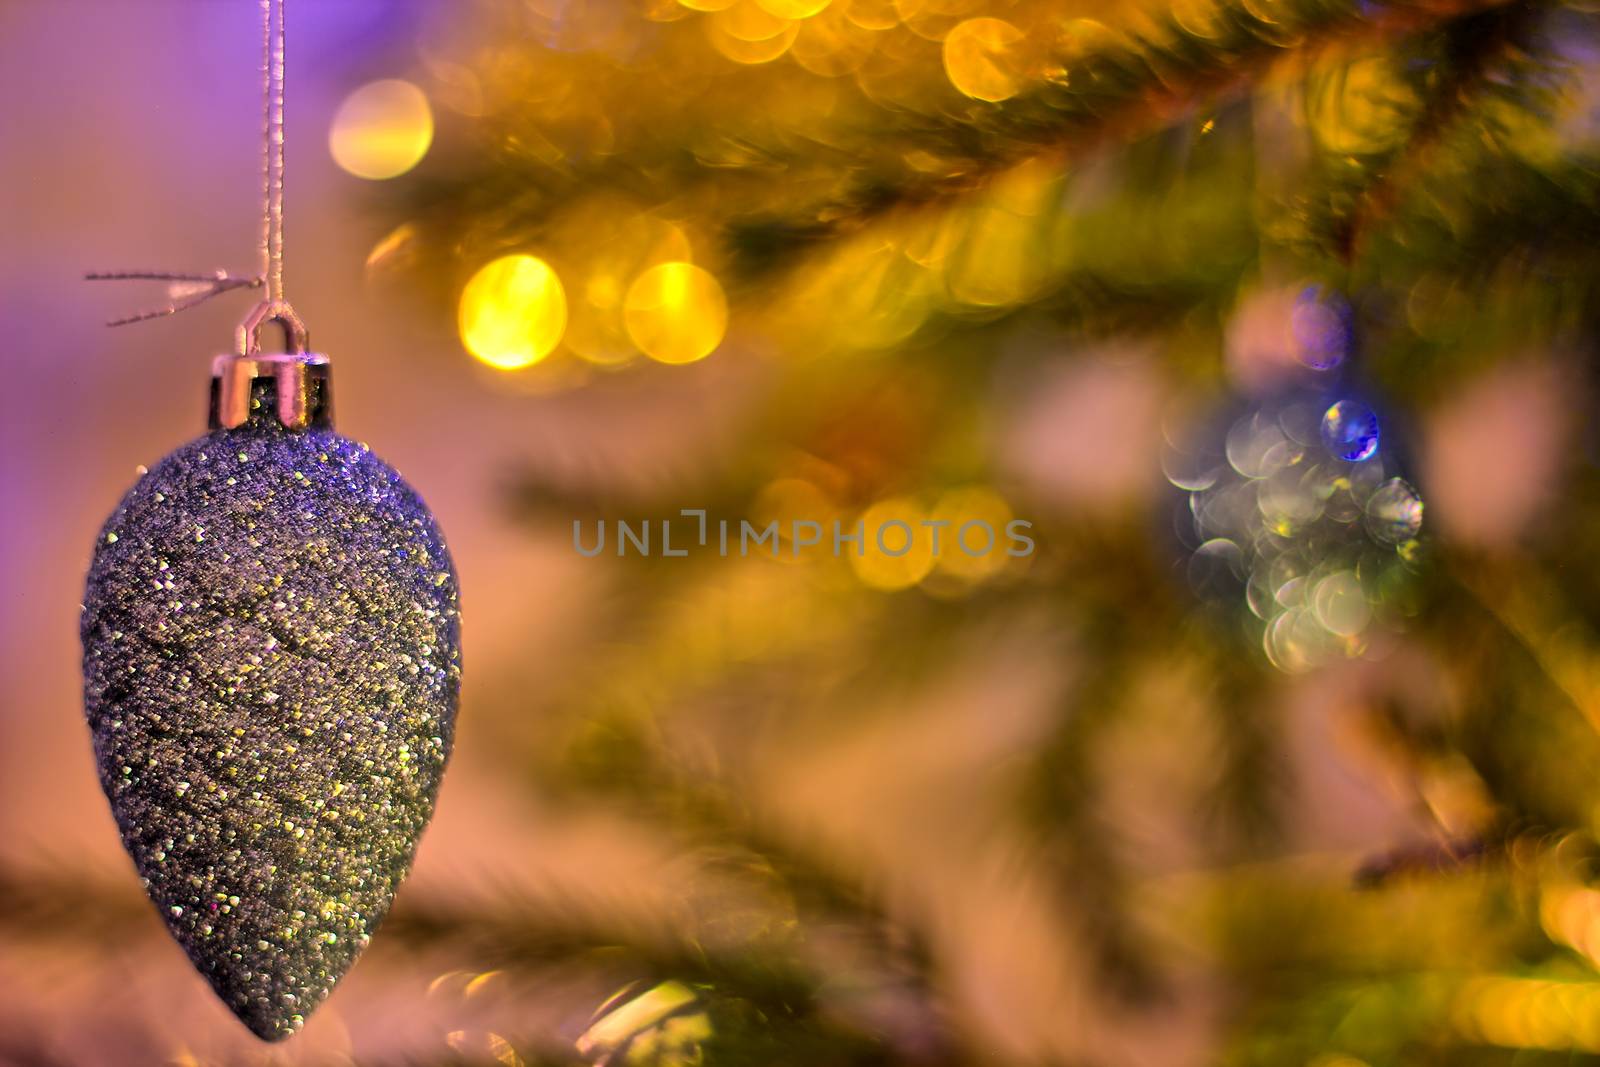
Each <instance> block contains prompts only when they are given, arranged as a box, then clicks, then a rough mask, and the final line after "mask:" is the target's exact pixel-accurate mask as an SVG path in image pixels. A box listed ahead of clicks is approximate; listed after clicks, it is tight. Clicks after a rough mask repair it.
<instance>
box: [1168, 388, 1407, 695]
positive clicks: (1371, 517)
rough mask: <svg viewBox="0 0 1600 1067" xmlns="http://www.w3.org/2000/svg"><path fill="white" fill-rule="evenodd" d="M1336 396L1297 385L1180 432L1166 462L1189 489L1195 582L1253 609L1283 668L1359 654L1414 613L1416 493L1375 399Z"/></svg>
mask: <svg viewBox="0 0 1600 1067" xmlns="http://www.w3.org/2000/svg"><path fill="white" fill-rule="evenodd" d="M1334 400H1335V397H1333V396H1329V395H1328V394H1327V393H1320V392H1319V393H1309V392H1297V393H1293V394H1287V395H1281V396H1278V397H1275V398H1273V399H1272V400H1270V401H1266V402H1263V403H1259V404H1257V405H1255V406H1254V407H1251V408H1249V409H1246V410H1242V411H1239V410H1236V411H1235V412H1234V413H1233V415H1232V417H1231V418H1230V419H1229V420H1228V421H1227V422H1226V423H1225V424H1223V425H1222V426H1212V427H1210V428H1209V430H1207V429H1204V428H1196V432H1192V433H1190V434H1188V435H1182V434H1180V435H1179V438H1182V437H1185V436H1186V437H1187V439H1182V440H1180V439H1179V438H1173V439H1172V444H1171V447H1170V450H1169V452H1168V454H1167V455H1166V456H1165V457H1164V459H1163V466H1164V469H1165V470H1166V474H1167V479H1168V481H1170V482H1171V483H1172V484H1173V485H1174V486H1175V487H1177V488H1178V489H1180V490H1182V491H1183V492H1184V495H1185V498H1186V503H1187V507H1186V508H1185V509H1184V511H1183V512H1182V514H1181V516H1180V521H1179V527H1180V536H1182V537H1183V538H1184V541H1185V543H1186V544H1187V545H1188V556H1187V559H1186V560H1185V568H1184V569H1185V572H1186V577H1187V578H1188V581H1189V584H1190V585H1191V586H1192V587H1193V589H1194V590H1195V592H1196V593H1197V594H1198V595H1200V596H1201V597H1202V598H1203V599H1206V600H1209V601H1213V602H1217V603H1222V604H1226V605H1229V606H1230V607H1232V608H1241V609H1247V611H1248V614H1243V612H1241V615H1242V617H1243V618H1245V619H1246V620H1248V626H1249V628H1250V629H1252V630H1253V631H1254V632H1255V634H1256V635H1257V636H1258V637H1259V639H1260V641H1261V643H1262V649H1263V651H1264V652H1265V653H1266V656H1267V658H1268V659H1269V660H1270V661H1271V662H1272V663H1273V664H1274V665H1275V666H1277V667H1279V668H1280V669H1282V670H1285V671H1291V672H1294V671H1302V670H1307V669H1310V668H1312V667H1315V666H1316V665H1318V664H1320V663H1323V662H1326V661H1328V660H1329V659H1334V658H1341V657H1345V656H1356V655H1361V654H1362V653H1364V652H1365V651H1366V650H1367V649H1368V648H1370V647H1371V646H1372V644H1373V642H1374V640H1376V639H1377V638H1378V637H1379V636H1380V635H1382V634H1383V633H1385V632H1386V631H1389V630H1391V629H1392V628H1393V624H1394V623H1395V621H1396V616H1397V615H1400V614H1404V613H1405V612H1406V611H1407V610H1408V605H1409V604H1410V603H1411V597H1410V593H1409V592H1408V589H1410V588H1411V585H1412V578H1413V576H1414V572H1415V568H1416V567H1417V565H1418V564H1419V561H1420V559H1421V550H1420V542H1419V541H1418V540H1417V538H1418V536H1419V535H1420V533H1421V530H1422V514H1423V507H1422V498H1421V496H1419V495H1418V494H1417V491H1416V490H1415V489H1413V488H1412V487H1411V486H1410V484H1409V483H1407V482H1406V481H1405V480H1404V479H1403V478H1400V477H1397V476H1396V474H1397V468H1398V465H1399V464H1398V460H1397V458H1396V457H1395V456H1394V455H1392V454H1389V453H1386V452H1384V451H1383V450H1382V449H1381V448H1380V440H1379V433H1378V419H1377V416H1376V415H1375V414H1373V411H1372V409H1371V408H1370V407H1368V406H1367V405H1365V404H1363V403H1360V402H1359V401H1352V400H1350V399H1339V400H1338V401H1337V402H1334ZM1218 431H1220V432H1218Z"/></svg>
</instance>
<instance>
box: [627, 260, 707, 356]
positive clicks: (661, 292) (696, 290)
mask: <svg viewBox="0 0 1600 1067" xmlns="http://www.w3.org/2000/svg"><path fill="white" fill-rule="evenodd" d="M623 321H624V322H625V323H626V325H627V328H628V336H629V337H630V338H632V339H633V343H634V344H636V345H638V346H639V351H641V352H643V353H644V354H645V355H647V356H649V357H650V358H651V359H653V360H656V361H658V362H660V363H693V362H694V361H695V360H697V359H704V358H705V357H706V356H709V355H710V354H711V353H712V352H713V351H715V350H716V348H717V346H718V345H720V344H721V343H722V338H723V335H724V334H726V333H727V330H728V299H727V297H726V296H724V295H723V292H722V285H721V283H719V282H718V281H717V279H716V278H714V277H713V276H712V275H711V274H710V272H708V271H705V270H702V269H701V268H699V267H697V266H695V265H694V264H692V263H682V262H675V263H661V264H658V265H657V266H654V267H651V268H650V269H649V270H647V271H645V272H644V273H643V274H641V275H639V277H638V278H637V279H635V280H634V283H633V285H631V286H630V287H629V288H628V295H627V297H626V299H625V300H624V302H623Z"/></svg>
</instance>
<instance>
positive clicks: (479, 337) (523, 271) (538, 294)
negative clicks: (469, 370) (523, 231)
mask: <svg viewBox="0 0 1600 1067" xmlns="http://www.w3.org/2000/svg"><path fill="white" fill-rule="evenodd" d="M460 326H461V342H462V344H464V345H466V346H467V351H468V352H471V353H472V354H473V356H475V357H476V358H478V359H479V360H481V361H482V362H484V363H487V364H488V365H489V366H491V367H494V368H496V369H497V370H519V369H521V368H523V367H527V366H531V365H533V364H535V363H537V362H539V361H540V360H541V359H543V358H544V357H545V356H548V355H549V354H550V353H551V351H553V350H554V349H555V347H556V345H558V344H560V343H561V335H562V334H563V333H565V332H566V329H567V294H566V291H565V290H564V289H562V287H561V279H560V278H558V277H556V272H555V271H554V270H552V269H551V268H550V265H549V264H548V263H546V262H545V261H544V260H542V259H540V258H538V257H537V256H527V255H515V256H502V257H501V258H499V259H497V260H495V261H494V262H492V263H490V264H489V265H488V266H486V267H484V268H483V269H482V270H480V271H478V273H477V274H475V275H473V277H472V280H471V281H470V282H468V283H467V287H466V289H464V290H463V291H462V293H461V314H460Z"/></svg>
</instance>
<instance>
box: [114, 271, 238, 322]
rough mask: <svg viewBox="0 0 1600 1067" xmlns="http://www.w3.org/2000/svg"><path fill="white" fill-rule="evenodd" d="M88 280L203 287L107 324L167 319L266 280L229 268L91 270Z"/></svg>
mask: <svg viewBox="0 0 1600 1067" xmlns="http://www.w3.org/2000/svg"><path fill="white" fill-rule="evenodd" d="M83 277H84V280H85V281H91V282H126V281H149V282H192V283H195V284H200V285H203V286H204V287H203V288H201V289H200V290H198V291H196V292H192V293H189V294H187V295H185V296H183V297H181V298H176V297H175V298H174V299H173V300H172V301H171V302H169V303H167V304H165V305H164V306H162V307H158V308H151V309H150V310H148V311H141V312H139V313H137V314H134V315H128V316H125V317H123V318H120V319H112V320H110V321H109V322H107V323H106V325H107V326H127V325H129V324H131V323H135V322H148V321H149V320H151V319H160V318H165V317H167V316H168V315H176V314H177V313H178V312H180V311H188V310H189V309H190V308H192V307H198V306H199V305H201V304H204V303H205V302H206V301H207V300H210V299H211V298H212V297H214V296H220V295H222V294H223V293H229V292H232V291H233V290H235V289H259V288H260V287H261V286H262V285H263V284H264V281H263V279H262V278H261V277H260V276H259V275H250V276H246V275H240V274H229V273H228V272H227V271H222V270H218V271H212V272H211V273H209V274H190V273H186V272H183V271H166V270H115V271H90V272H89V273H88V274H85V275H84V276H83Z"/></svg>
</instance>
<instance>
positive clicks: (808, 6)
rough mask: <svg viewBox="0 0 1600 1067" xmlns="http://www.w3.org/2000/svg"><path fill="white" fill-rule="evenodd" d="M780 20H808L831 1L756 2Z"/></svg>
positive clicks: (778, 0) (786, 0)
mask: <svg viewBox="0 0 1600 1067" xmlns="http://www.w3.org/2000/svg"><path fill="white" fill-rule="evenodd" d="M756 3H758V4H760V5H761V6H762V8H764V9H765V10H766V11H767V12H768V13H770V14H773V15H776V16H778V17H779V18H780V19H808V18H810V17H811V16H812V15H815V14H816V13H817V12H819V11H821V10H822V9H823V8H825V7H827V6H828V3H829V0H756Z"/></svg>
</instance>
